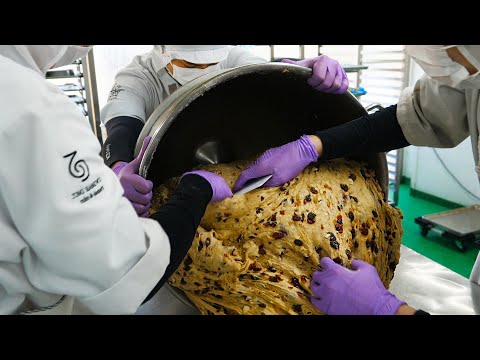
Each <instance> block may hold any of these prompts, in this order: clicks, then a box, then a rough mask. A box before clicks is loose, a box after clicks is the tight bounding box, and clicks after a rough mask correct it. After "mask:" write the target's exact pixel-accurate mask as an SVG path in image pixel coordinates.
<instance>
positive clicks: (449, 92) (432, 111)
mask: <svg viewBox="0 0 480 360" xmlns="http://www.w3.org/2000/svg"><path fill="white" fill-rule="evenodd" d="M479 89H480V84H479ZM479 89H457V88H452V87H449V86H446V85H441V84H440V83H439V82H438V81H436V80H433V79H431V78H429V77H428V76H426V75H424V76H423V77H422V78H420V79H419V80H418V81H417V83H416V84H415V86H414V87H413V88H411V87H410V88H406V89H404V90H403V92H402V94H401V96H400V100H399V102H398V105H397V118H398V122H399V124H400V126H401V128H402V130H403V133H404V135H405V138H406V139H407V141H408V142H409V143H410V144H412V145H417V146H431V147H445V148H451V147H454V146H457V145H458V144H460V143H461V142H462V141H463V140H465V139H466V138H467V137H468V136H469V135H470V138H471V140H472V150H473V157H474V159H475V171H476V172H477V174H479V175H480V166H479V152H480V143H479V128H480V90H479ZM472 170H473V169H472ZM470 280H471V281H474V282H475V283H477V284H479V285H480V254H479V255H478V257H477V260H476V263H475V265H474V268H473V270H472V273H471V276H470Z"/></svg>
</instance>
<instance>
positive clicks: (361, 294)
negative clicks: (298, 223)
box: [310, 257, 405, 315]
mask: <svg viewBox="0 0 480 360" xmlns="http://www.w3.org/2000/svg"><path fill="white" fill-rule="evenodd" d="M320 266H321V267H322V268H323V269H324V270H323V271H315V272H314V273H313V278H312V282H311V284H310V288H311V289H312V292H313V294H314V296H315V297H316V298H314V297H312V298H311V301H312V304H313V305H314V306H315V307H316V308H317V309H318V310H320V311H322V312H324V313H325V314H327V315H394V314H395V313H396V312H397V310H398V308H399V307H400V306H401V305H403V304H405V302H404V301H400V300H398V299H397V298H396V297H395V295H393V294H392V293H391V292H389V291H388V290H387V289H385V287H384V286H383V284H382V281H381V280H380V278H379V276H378V273H377V269H375V267H373V266H372V265H370V264H368V263H366V262H364V261H361V260H353V261H352V269H353V270H350V269H347V268H345V267H343V266H341V265H339V264H337V263H335V262H334V261H333V260H332V259H330V258H329V257H324V258H322V259H321V260H320Z"/></svg>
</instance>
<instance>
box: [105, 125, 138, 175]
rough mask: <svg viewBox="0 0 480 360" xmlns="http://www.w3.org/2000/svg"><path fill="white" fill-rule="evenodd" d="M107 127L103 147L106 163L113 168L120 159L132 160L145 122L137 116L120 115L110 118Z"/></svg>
mask: <svg viewBox="0 0 480 360" xmlns="http://www.w3.org/2000/svg"><path fill="white" fill-rule="evenodd" d="M105 127H106V128H107V139H106V140H105V143H104V144H103V148H102V156H103V160H104V161H105V164H106V165H107V166H109V167H111V168H113V167H114V166H115V164H116V163H118V162H119V161H125V162H130V161H132V160H133V158H134V156H133V154H134V152H135V145H136V143H137V139H138V135H140V132H141V131H142V128H143V122H142V121H140V120H139V119H137V118H133V117H129V116H119V117H116V118H113V119H111V120H109V121H108V122H107V124H106V125H105Z"/></svg>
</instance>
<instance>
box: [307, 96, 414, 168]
mask: <svg viewBox="0 0 480 360" xmlns="http://www.w3.org/2000/svg"><path fill="white" fill-rule="evenodd" d="M396 112H397V106H396V105H393V106H389V107H387V108H385V109H382V110H379V111H377V112H376V113H374V114H371V115H365V116H362V117H361V118H358V119H356V120H352V121H350V122H348V123H345V124H342V125H339V126H335V127H333V128H330V129H326V130H322V131H318V132H316V133H315V134H314V135H315V136H311V139H312V138H315V137H316V138H317V139H318V140H319V141H314V144H315V147H316V149H317V152H318V154H319V158H320V159H324V160H328V159H334V158H338V157H342V156H347V155H351V154H356V153H362V152H385V151H390V150H393V149H399V148H402V147H405V146H408V145H410V144H409V143H408V141H407V139H406V138H405V135H404V134H403V131H402V128H401V127H400V125H399V123H398V120H397V114H396Z"/></svg>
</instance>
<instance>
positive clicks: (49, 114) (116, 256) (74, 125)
mask: <svg viewBox="0 0 480 360" xmlns="http://www.w3.org/2000/svg"><path fill="white" fill-rule="evenodd" d="M35 46H42V45H35ZM9 47H12V48H13V47H26V48H27V50H25V49H23V50H24V51H20V52H15V51H10V52H9V51H7V50H8V48H9ZM28 47H34V46H32V45H2V47H1V49H0V74H2V75H1V76H0V108H1V109H2V115H1V116H0V164H2V165H1V167H0V249H1V250H0V314H14V313H19V312H21V311H28V310H32V309H35V308H39V307H44V306H49V305H52V304H54V303H56V302H57V301H58V300H60V299H61V298H62V296H64V295H66V296H67V297H73V298H74V299H75V302H78V303H79V306H80V307H82V308H83V309H86V310H88V311H89V312H92V313H99V314H132V313H134V312H135V311H136V310H137V308H138V306H140V305H141V303H142V302H143V300H144V299H145V298H146V297H147V295H148V294H149V293H150V291H151V290H152V289H153V288H154V286H155V285H156V284H157V283H158V281H159V280H160V279H161V277H162V276H163V274H164V273H165V269H166V267H167V265H168V263H169V259H170V244H169V240H168V237H167V235H166V233H165V232H164V231H163V229H162V228H161V226H160V225H159V224H158V222H156V221H155V220H151V219H140V218H139V217H138V216H137V215H136V213H135V210H134V209H133V207H132V206H131V204H130V203H129V201H128V200H127V199H125V198H124V197H123V196H122V194H123V188H122V186H121V184H120V182H119V180H118V178H117V176H116V175H115V174H114V173H113V172H112V171H111V169H109V168H108V167H107V166H105V165H104V162H103V159H102V158H101V156H100V155H99V153H100V144H99V143H98V140H97V139H96V137H95V136H94V134H93V133H92V131H91V129H90V125H89V123H88V121H87V120H86V119H85V117H84V116H83V115H82V114H81V112H80V111H79V110H78V108H77V106H76V105H75V103H74V102H72V101H71V100H69V99H68V97H67V96H65V95H64V93H63V92H62V91H60V90H59V89H58V88H57V87H56V86H55V85H53V84H51V83H49V82H48V81H46V80H45V79H44V77H43V74H42V71H41V69H39V67H37V66H36V65H35V63H34V62H33V63H32V61H31V60H32V58H30V59H29V61H24V60H25V59H24V58H23V57H24V54H25V53H27V54H28V52H29V49H28ZM6 54H7V55H6ZM12 54H13V55H12ZM22 54H23V55H22ZM67 308H68V306H67ZM70 308H71V307H70Z"/></svg>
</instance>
